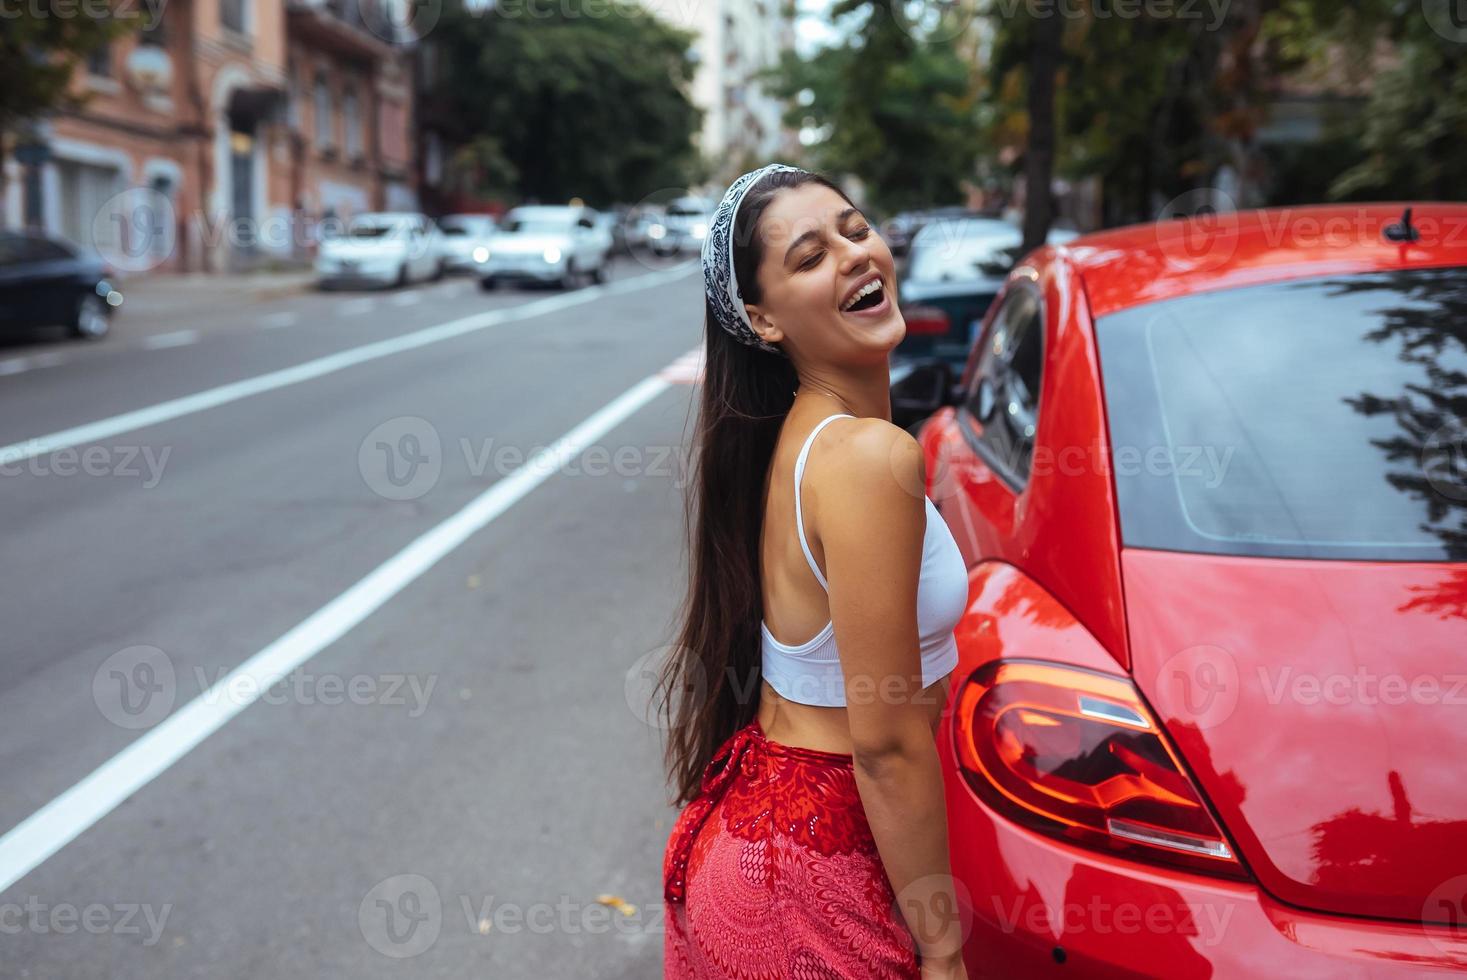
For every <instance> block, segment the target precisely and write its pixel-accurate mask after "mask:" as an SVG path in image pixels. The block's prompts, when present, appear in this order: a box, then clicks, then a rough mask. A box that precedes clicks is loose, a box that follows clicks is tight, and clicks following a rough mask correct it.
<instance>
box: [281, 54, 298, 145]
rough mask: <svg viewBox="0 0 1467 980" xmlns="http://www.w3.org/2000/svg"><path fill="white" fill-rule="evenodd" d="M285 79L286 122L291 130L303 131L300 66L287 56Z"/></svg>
mask: <svg viewBox="0 0 1467 980" xmlns="http://www.w3.org/2000/svg"><path fill="white" fill-rule="evenodd" d="M285 79H286V87H287V92H286V96H285V123H286V125H287V126H289V127H290V129H291V132H294V133H299V132H300V131H301V77H300V66H299V65H297V64H296V61H295V59H294V58H287V59H286V62H285Z"/></svg>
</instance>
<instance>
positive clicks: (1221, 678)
mask: <svg viewBox="0 0 1467 980" xmlns="http://www.w3.org/2000/svg"><path fill="white" fill-rule="evenodd" d="M955 389H956V393H955V394H954V395H953V396H952V397H951V398H950V399H949V400H950V401H955V402H956V404H949V405H946V406H944V407H942V408H941V409H940V410H939V411H937V412H936V414H935V415H934V416H933V417H932V418H931V419H930V420H929V422H928V423H927V424H926V425H925V426H924V427H923V428H922V429H921V430H920V435H919V439H920V442H921V443H922V446H923V450H924V453H925V457H926V460H927V472H928V479H929V491H928V492H929V496H931V498H932V499H933V501H934V502H935V503H936V504H937V506H938V508H939V509H940V510H941V512H942V514H943V516H944V518H945V519H946V521H947V523H948V525H949V527H950V528H951V529H952V531H953V534H954V536H955V537H956V538H957V541H958V544H959V546H960V547H961V548H962V549H963V552H964V556H965V557H966V559H967V560H968V563H969V568H970V575H971V581H970V590H969V597H970V598H969V609H968V612H967V614H966V615H965V617H964V619H963V621H962V622H961V624H960V625H959V627H958V641H959V644H960V646H961V649H962V659H961V662H960V663H959V666H958V669H957V672H956V674H955V675H954V684H953V695H952V700H951V703H950V705H949V708H950V710H949V712H948V717H947V718H946V719H945V722H944V727H943V729H942V734H941V738H940V746H941V751H942V755H943V760H944V765H945V767H946V770H947V794H948V801H949V802H948V807H949V821H950V835H951V840H952V861H953V869H954V873H955V875H956V876H957V878H958V881H959V883H960V888H959V891H960V896H961V909H960V910H959V911H960V912H961V914H962V915H964V916H965V917H967V924H968V927H969V929H970V930H971V931H970V939H969V941H968V944H967V948H966V958H967V963H968V970H969V973H970V975H971V976H973V977H1019V978H1026V980H1027V978H1035V977H1066V978H1077V977H1085V978H1096V977H1135V976H1149V977H1167V978H1189V977H1248V978H1253V977H1311V978H1313V977H1318V978H1326V977H1327V978H1332V980H1333V978H1350V977H1360V978H1365V977H1369V978H1388V977H1407V976H1410V977H1420V976H1424V975H1435V974H1436V972H1437V971H1462V970H1464V969H1467V425H1464V422H1467V206H1464V205H1450V204H1434V203H1423V204H1418V205H1416V206H1415V208H1414V209H1413V211H1411V212H1408V213H1407V214H1404V215H1403V213H1402V205H1398V204H1390V205H1384V204H1382V205H1358V206H1339V207H1309V208H1291V209H1278V210H1261V211H1251V212H1239V213H1234V214H1224V215H1216V216H1213V217H1212V218H1210V219H1201V218H1199V219H1186V220H1176V221H1168V222H1160V223H1157V224H1152V225H1144V226H1134V227H1130V228H1122V229H1117V230H1112V231H1107V232H1102V233H1097V234H1091V235H1086V236H1083V237H1080V238H1077V239H1075V240H1073V241H1071V242H1069V243H1067V244H1065V245H1061V246H1046V247H1044V248H1042V249H1040V250H1038V251H1036V252H1034V253H1032V254H1031V255H1029V256H1027V257H1026V258H1025V259H1024V261H1023V262H1022V263H1021V265H1020V266H1019V267H1018V268H1016V269H1015V270H1014V271H1013V273H1012V274H1011V275H1010V276H1009V277H1008V279H1007V280H1006V282H1005V284H1004V288H1003V292H1002V293H1001V294H1000V296H999V297H998V299H997V300H996V301H995V303H994V305H993V307H992V309H991V310H990V311H989V312H988V314H987V316H986V317H985V318H984V321H983V326H982V329H981V332H980V334H979V336H978V339H977V342H976V346H975V348H974V350H973V352H972V354H971V356H970V358H969V361H968V363H967V366H966V368H965V370H964V371H963V375H962V378H961V382H960V384H958V385H956V386H955Z"/></svg>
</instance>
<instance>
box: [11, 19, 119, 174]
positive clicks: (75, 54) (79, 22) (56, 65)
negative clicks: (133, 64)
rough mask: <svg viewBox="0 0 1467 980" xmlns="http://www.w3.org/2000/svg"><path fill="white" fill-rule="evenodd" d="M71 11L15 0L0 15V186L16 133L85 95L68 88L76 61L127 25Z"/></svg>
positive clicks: (79, 62)
mask: <svg viewBox="0 0 1467 980" xmlns="http://www.w3.org/2000/svg"><path fill="white" fill-rule="evenodd" d="M70 13H71V16H61V15H60V13H59V12H58V11H56V10H53V9H48V8H47V7H45V6H43V5H39V4H33V3H15V4H9V5H8V9H6V10H5V11H4V15H3V18H0V189H3V186H4V177H3V173H4V167H3V164H4V162H5V157H6V154H7V152H8V151H9V149H10V148H11V147H12V146H13V144H14V142H15V140H16V137H17V135H18V134H20V133H21V131H22V130H23V128H24V127H25V126H27V125H28V124H30V123H32V122H34V121H36V120H38V119H40V118H42V117H44V116H46V115H48V114H50V113H53V112H56V111H58V110H62V109H68V108H76V107H77V106H79V105H80V104H81V103H82V102H83V101H85V99H84V97H83V96H80V95H77V94H75V93H72V92H69V91H68V87H69V85H70V82H71V78H72V76H73V75H74V74H75V72H76V69H77V66H78V65H80V64H81V62H82V60H83V59H84V58H86V56H87V55H89V54H91V53H92V52H93V51H95V50H97V49H98V48H99V47H101V46H102V45H103V44H105V43H107V42H108V41H110V40H111V39H113V38H115V37H118V36H120V35H121V34H122V33H124V32H126V31H128V30H130V29H131V25H130V22H129V21H127V20H124V19H122V18H111V17H100V18H99V17H91V16H86V15H85V10H76V9H74V8H73V9H72V10H71V11H70Z"/></svg>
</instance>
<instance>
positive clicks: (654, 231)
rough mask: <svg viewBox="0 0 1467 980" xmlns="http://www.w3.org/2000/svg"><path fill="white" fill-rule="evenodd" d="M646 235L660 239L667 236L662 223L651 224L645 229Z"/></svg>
mask: <svg viewBox="0 0 1467 980" xmlns="http://www.w3.org/2000/svg"><path fill="white" fill-rule="evenodd" d="M647 237H648V238H655V239H658V240H661V239H663V238H666V237H667V228H666V226H664V225H652V226H651V227H650V228H648V229H647Z"/></svg>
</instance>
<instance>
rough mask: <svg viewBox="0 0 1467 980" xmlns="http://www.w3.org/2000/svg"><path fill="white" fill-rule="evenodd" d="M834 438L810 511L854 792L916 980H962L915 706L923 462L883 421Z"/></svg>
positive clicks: (942, 809) (940, 812) (926, 718)
mask: <svg viewBox="0 0 1467 980" xmlns="http://www.w3.org/2000/svg"><path fill="white" fill-rule="evenodd" d="M842 436H843V438H842V439H841V440H840V441H839V446H840V448H839V449H838V450H837V451H835V452H830V453H828V454H827V456H826V458H827V459H828V460H830V462H829V464H828V467H827V476H828V478H827V479H824V480H822V481H820V485H821V486H822V487H829V488H831V490H830V491H828V492H827V493H825V494H824V495H822V497H821V499H819V500H818V501H817V506H818V508H819V509H818V524H819V527H818V532H819V536H820V541H821V544H822V546H823V549H824V552H825V567H826V578H827V580H828V581H829V583H830V612H831V618H832V620H833V621H834V624H835V626H834V629H835V642H836V647H837V648H838V649H839V650H840V659H841V669H842V671H843V673H844V675H845V688H846V714H847V718H848V719H849V722H850V728H851V740H852V746H853V754H854V757H855V772H856V784H857V787H858V788H859V790H860V793H861V802H862V805H863V806H864V808H865V810H866V817H867V820H868V821H869V823H870V825H871V831H872V834H873V835H874V836H875V838H876V845H877V849H878V851H879V852H880V854H881V860H882V863H883V864H884V865H885V867H886V872H887V876H888V878H890V880H891V884H892V888H893V890H894V891H895V892H896V895H897V901H898V906H899V908H900V911H901V913H902V915H903V916H904V918H905V919H906V922H907V926H908V928H909V929H911V932H912V935H913V937H914V938H915V940H916V942H917V947H918V949H919V950H920V952H921V954H922V958H923V967H924V975H926V976H953V977H963V976H965V975H966V974H965V973H964V972H963V967H962V957H961V952H962V941H963V936H962V927H961V921H960V917H959V916H958V914H957V905H956V897H955V895H954V887H953V880H952V872H951V869H950V865H949V862H948V840H947V809H946V806H945V802H944V798H943V783H942V773H941V770H940V768H939V764H938V756H937V746H936V744H935V742H934V741H933V738H932V724H931V717H932V714H933V711H934V706H932V705H927V704H923V703H922V699H921V698H920V697H919V695H920V694H921V692H922V690H923V685H922V661H921V647H920V643H919V640H918V632H917V629H918V627H917V579H918V576H919V575H920V574H921V568H922V550H923V539H924V534H925V529H926V521H927V512H926V497H925V487H926V483H925V479H924V475H925V474H924V468H923V460H922V451H921V448H920V447H919V446H918V445H917V441H916V440H915V439H913V438H912V436H911V435H910V434H909V433H907V432H905V431H904V430H902V429H900V428H898V427H897V426H895V425H892V424H891V423H889V422H886V421H884V420H880V419H874V420H873V419H862V420H860V422H859V423H858V424H852V425H850V426H846V427H845V432H844V433H842ZM833 441H834V440H833ZM831 448H832V449H835V448H836V447H834V446H832V447H831ZM817 492H818V491H817Z"/></svg>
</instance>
